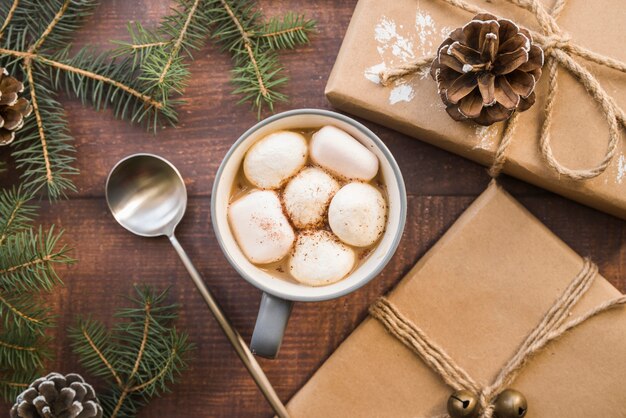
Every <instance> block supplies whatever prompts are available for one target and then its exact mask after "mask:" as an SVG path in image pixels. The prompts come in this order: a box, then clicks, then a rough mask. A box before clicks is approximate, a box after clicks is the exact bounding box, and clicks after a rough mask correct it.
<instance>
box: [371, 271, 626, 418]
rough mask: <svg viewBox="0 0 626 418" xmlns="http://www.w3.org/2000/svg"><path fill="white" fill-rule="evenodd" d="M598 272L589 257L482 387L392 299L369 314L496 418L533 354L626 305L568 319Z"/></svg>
mask: <svg viewBox="0 0 626 418" xmlns="http://www.w3.org/2000/svg"><path fill="white" fill-rule="evenodd" d="M597 274H598V268H597V266H596V265H595V264H593V263H592V262H591V261H590V260H588V259H585V261H584V264H583V267H582V269H581V270H580V271H579V272H578V274H577V275H576V277H574V279H573V280H572V281H571V282H570V284H569V285H568V286H567V288H566V289H565V290H564V291H563V293H562V294H561V296H560V297H559V298H557V299H556V301H555V302H554V303H553V304H552V306H551V308H550V309H549V310H548V311H547V312H546V314H545V315H544V316H543V318H542V319H541V321H540V322H539V324H537V326H536V327H535V328H534V329H533V330H532V331H531V332H530V333H529V334H528V336H527V337H526V339H525V340H524V341H523V342H522V344H521V345H520V346H519V347H518V349H517V351H516V352H515V354H514V355H513V357H511V359H510V360H509V361H508V362H507V363H506V364H505V365H504V366H503V367H502V369H500V371H499V372H498V374H497V375H496V378H495V379H494V381H493V383H491V384H489V385H486V386H482V387H481V386H480V385H479V384H478V383H476V381H475V380H473V379H472V377H471V376H470V375H469V373H467V372H466V371H465V370H464V369H463V368H462V367H461V366H460V365H459V364H457V363H456V362H455V361H454V360H453V359H452V358H451V357H450V355H449V354H448V353H446V351H445V350H444V349H443V348H441V347H440V346H439V345H437V344H436V343H435V342H434V341H433V340H432V339H431V338H430V337H429V336H428V335H427V334H426V333H425V332H424V331H423V330H422V329H420V328H419V327H418V326H416V325H415V324H414V323H413V322H412V321H411V320H410V319H408V318H407V317H405V316H404V315H403V314H402V313H401V312H400V311H399V309H398V308H397V307H396V306H395V305H394V304H393V303H392V302H391V301H389V300H388V299H386V298H384V297H382V298H380V299H379V300H378V301H376V302H375V303H374V304H373V305H372V306H371V307H370V309H369V313H370V315H371V316H372V317H374V318H376V319H377V320H378V321H380V322H381V324H382V325H383V326H384V327H385V329H386V330H387V331H388V332H389V333H390V334H391V335H393V336H394V337H396V338H397V339H398V340H399V341H400V342H402V343H403V344H404V345H405V346H406V347H408V348H409V349H410V350H411V351H413V352H414V353H415V354H416V355H417V356H418V357H419V358H420V359H421V360H422V361H423V362H424V363H425V364H426V365H427V366H428V367H430V368H431V369H432V370H433V371H434V372H436V373H437V374H439V376H440V377H441V378H442V379H443V381H444V382H445V383H446V384H447V385H448V386H450V387H452V388H453V389H455V390H460V389H466V390H469V391H471V392H473V393H475V394H477V396H478V405H479V408H480V415H479V418H493V414H494V401H495V399H496V398H497V396H498V394H499V393H500V392H501V391H502V390H504V389H505V388H507V387H509V386H510V385H511V383H512V382H513V381H514V380H515V378H516V377H517V376H518V375H519V374H520V373H521V371H522V370H523V368H524V366H525V365H526V364H527V363H528V361H529V360H530V359H531V358H532V357H533V355H535V354H536V353H537V352H538V351H539V350H541V349H542V348H543V347H545V346H546V345H547V344H549V343H550V342H552V341H554V340H556V339H558V338H560V337H562V336H563V335H564V334H565V333H567V332H568V331H570V330H572V329H573V328H575V327H577V326H579V325H581V324H582V323H584V322H585V321H587V320H589V319H590V318H593V317H594V316H596V315H598V314H600V313H602V312H605V311H607V310H609V309H612V308H615V307H617V306H621V305H624V304H626V296H621V297H618V298H615V299H612V300H609V301H607V302H604V303H602V304H600V305H598V306H597V307H595V308H593V309H591V310H589V311H587V312H585V313H583V314H582V315H580V316H578V317H576V318H575V319H572V320H570V321H568V322H566V319H567V318H568V316H569V314H570V311H571V309H572V308H573V307H574V306H575V305H576V303H577V302H578V301H579V300H580V298H581V297H582V296H583V295H585V294H586V293H587V291H588V290H589V288H590V287H591V285H592V284H593V281H594V279H595V278H596V276H597ZM437 417H447V415H438V416H437Z"/></svg>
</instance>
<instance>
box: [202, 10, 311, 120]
mask: <svg viewBox="0 0 626 418" xmlns="http://www.w3.org/2000/svg"><path fill="white" fill-rule="evenodd" d="M209 3H210V7H211V12H210V13H211V15H212V16H213V22H214V23H215V25H214V28H213V31H212V37H213V38H214V39H216V40H217V42H218V43H220V44H221V45H222V48H223V50H225V51H229V52H230V54H231V55H232V57H233V64H234V69H233V76H232V81H233V83H234V84H235V90H234V93H235V94H240V95H241V100H240V103H242V102H252V105H253V107H254V108H256V109H257V111H258V114H259V116H260V114H261V111H262V108H263V106H264V105H266V106H268V107H269V108H270V110H273V109H274V103H276V102H278V101H285V100H286V99H287V96H285V95H284V94H283V93H281V92H280V91H279V88H280V87H281V86H282V85H283V84H285V83H286V82H287V77H286V76H285V75H284V74H283V69H282V67H281V66H280V63H279V61H278V55H277V54H276V50H278V49H286V48H293V47H295V46H296V45H299V44H305V43H307V42H308V40H309V34H310V33H312V32H313V31H314V30H315V21H313V20H307V19H305V18H304V16H299V15H296V14H294V13H292V12H289V13H287V14H286V15H285V16H284V17H283V18H280V17H274V18H272V19H270V20H269V21H268V22H265V21H264V17H263V14H262V13H261V11H260V10H258V9H257V8H256V2H254V1H251V0H210V1H209Z"/></svg>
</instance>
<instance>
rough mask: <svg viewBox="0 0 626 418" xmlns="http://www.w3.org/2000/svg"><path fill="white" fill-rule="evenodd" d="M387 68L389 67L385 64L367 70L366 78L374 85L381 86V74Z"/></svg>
mask: <svg viewBox="0 0 626 418" xmlns="http://www.w3.org/2000/svg"><path fill="white" fill-rule="evenodd" d="M385 68H387V66H386V65H385V63H384V62H381V63H380V64H376V65H373V66H371V67H369V68H366V69H365V78H367V79H368V80H369V81H371V82H372V83H376V84H380V72H381V71H383V70H384V69H385Z"/></svg>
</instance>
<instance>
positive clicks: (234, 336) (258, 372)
mask: <svg viewBox="0 0 626 418" xmlns="http://www.w3.org/2000/svg"><path fill="white" fill-rule="evenodd" d="M168 238H169V239H170V241H171V243H172V245H173V246H174V248H175V249H176V252H177V253H178V256H179V257H180V259H181V260H182V262H183V264H184V265H185V268H187V271H188V272H189V275H190V276H191V278H192V280H193V282H194V283H195V284H196V287H197V288H198V290H199V291H200V294H201V295H202V297H203V298H204V300H205V301H206V304H207V305H208V306H209V310H210V311H211V313H212V314H213V316H214V317H215V319H216V320H217V323H218V324H219V325H220V327H221V328H222V331H224V334H226V337H227V338H228V341H230V343H231V344H232V346H233V348H234V349H235V351H236V352H237V355H238V356H239V358H240V359H241V361H242V362H243V364H244V366H246V368H247V369H248V372H249V373H250V375H251V376H252V378H253V379H254V381H255V382H256V384H257V386H258V387H259V389H260V390H261V392H262V393H263V396H265V398H266V399H267V401H268V402H269V404H270V405H271V406H272V408H273V409H274V412H275V413H276V415H277V416H278V417H279V418H289V413H288V412H287V409H286V408H285V405H283V403H282V402H281V400H280V398H279V397H278V395H277V394H276V391H275V390H274V388H273V387H272V384H271V383H270V381H269V380H268V379H267V376H266V375H265V373H264V372H263V369H261V365H260V364H259V363H258V362H257V361H256V358H254V355H253V354H252V352H251V351H250V349H249V348H248V345H247V344H246V343H245V341H244V340H243V338H241V335H239V333H238V332H237V331H236V330H235V328H234V327H233V326H232V324H231V323H230V321H229V320H228V318H227V317H226V315H224V312H223V311H222V309H221V308H220V306H219V305H218V304H217V301H216V300H215V298H214V297H213V294H211V291H210V290H209V289H208V288H207V287H206V285H205V284H204V281H203V280H202V276H200V273H199V272H198V270H196V268H195V267H194V265H193V263H192V262H191V259H190V258H189V256H188V255H187V253H186V252H185V250H184V249H183V247H182V246H181V245H180V242H178V240H177V239H176V237H175V236H174V234H172V235H170V236H169V237H168Z"/></svg>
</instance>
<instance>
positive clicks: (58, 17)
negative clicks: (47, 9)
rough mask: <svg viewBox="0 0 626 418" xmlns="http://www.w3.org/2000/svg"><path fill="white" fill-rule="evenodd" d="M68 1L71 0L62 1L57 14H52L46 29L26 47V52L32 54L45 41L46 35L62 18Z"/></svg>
mask: <svg viewBox="0 0 626 418" xmlns="http://www.w3.org/2000/svg"><path fill="white" fill-rule="evenodd" d="M70 1H71V0H65V1H64V2H63V4H62V5H61V8H60V9H59V11H58V12H57V14H56V15H54V18H53V19H52V20H51V21H50V23H49V24H48V27H46V29H45V30H44V31H43V33H42V34H41V35H40V36H39V39H37V41H36V42H35V43H34V44H32V45H31V47H30V48H28V52H30V53H31V54H32V53H34V52H36V51H37V50H38V49H39V47H41V45H43V43H44V42H45V41H46V38H47V37H48V35H50V33H51V32H52V31H53V30H54V27H55V26H56V25H57V24H58V23H59V21H60V20H61V19H62V18H63V15H64V14H65V12H66V11H67V8H68V7H69V5H70Z"/></svg>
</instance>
